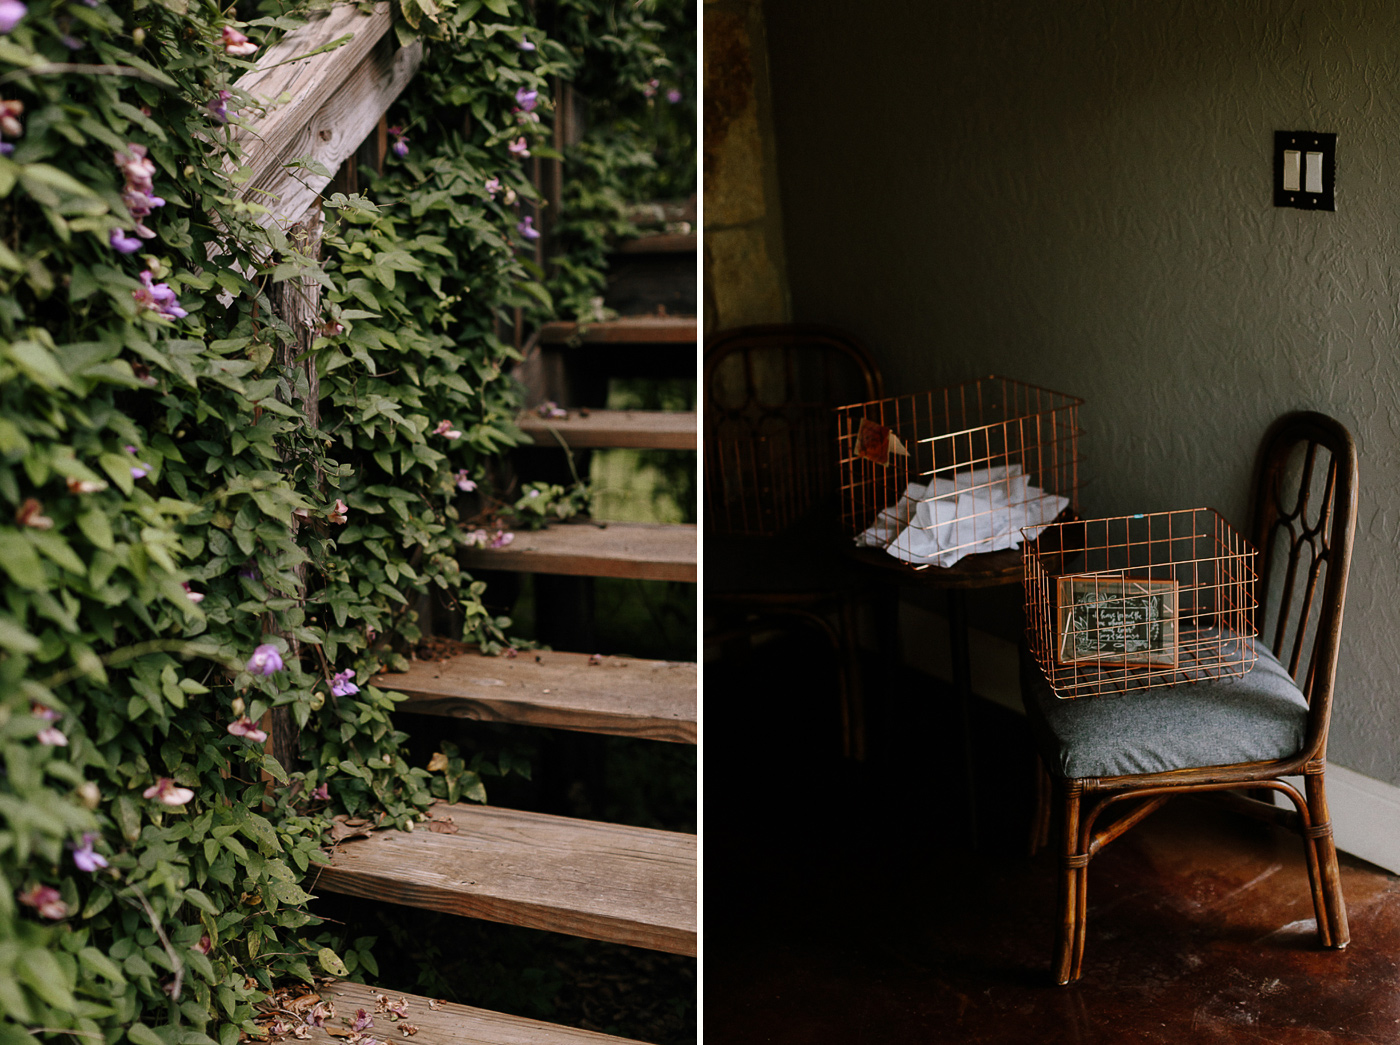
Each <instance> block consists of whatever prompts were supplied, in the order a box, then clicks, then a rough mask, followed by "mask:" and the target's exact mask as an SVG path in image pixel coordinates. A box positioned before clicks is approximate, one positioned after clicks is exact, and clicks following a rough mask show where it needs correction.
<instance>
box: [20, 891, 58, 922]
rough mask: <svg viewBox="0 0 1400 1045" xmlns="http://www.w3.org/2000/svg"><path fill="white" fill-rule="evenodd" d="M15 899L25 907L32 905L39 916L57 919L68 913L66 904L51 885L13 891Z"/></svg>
mask: <svg viewBox="0 0 1400 1045" xmlns="http://www.w3.org/2000/svg"><path fill="white" fill-rule="evenodd" d="M15 899H17V900H18V901H19V902H20V903H22V904H24V905H25V906H26V907H33V908H34V909H35V910H36V911H38V912H39V914H40V916H41V917H44V918H50V919H57V918H62V917H64V916H65V915H67V914H68V905H67V904H66V903H64V902H63V900H62V899H61V898H60V897H59V895H58V890H57V889H55V888H54V887H53V886H51V885H36V886H34V887H33V888H31V889H28V890H26V891H25V892H22V893H15Z"/></svg>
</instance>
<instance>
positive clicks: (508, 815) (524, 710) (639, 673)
mask: <svg viewBox="0 0 1400 1045" xmlns="http://www.w3.org/2000/svg"><path fill="white" fill-rule="evenodd" d="M659 245H660V247H661V249H660V250H659V251H658V253H661V254H665V255H672V256H673V255H676V254H678V253H679V254H681V255H682V256H684V250H685V249H688V250H689V251H690V255H689V258H690V263H689V265H688V267H687V266H683V268H686V269H687V271H688V272H689V278H690V279H691V280H692V282H693V278H694V250H695V243H694V237H689V238H688V239H686V238H685V237H681V238H679V240H678V239H677V238H676V237H669V238H665V239H664V240H663V241H661V242H660V244H659ZM678 246H679V247H680V248H681V249H680V250H678V249H677V248H678ZM620 253H625V254H627V255H628V256H629V257H630V258H633V259H635V258H638V257H641V258H646V257H647V256H648V254H647V251H646V250H644V249H642V248H639V247H637V246H635V245H627V246H626V247H625V248H624V250H623V251H621V252H620ZM668 260H670V261H674V257H669V258H668ZM643 282H644V281H643ZM690 294H691V298H692V300H693V296H694V291H693V289H691V291H690ZM668 295H669V297H670V299H672V300H674V299H676V298H677V297H678V296H679V297H681V298H683V296H684V289H682V290H681V291H678V292H677V291H671V292H668ZM618 346H621V347H622V348H623V349H625V351H624V352H622V353H618V352H616V351H614V349H616V348H617V347H618ZM695 347H696V334H695V319H694V318H693V317H676V316H625V317H623V318H620V319H617V320H614V321H611V322H609V323H595V324H590V325H588V326H586V327H584V328H582V329H580V328H579V327H578V326H577V325H574V324H548V325H547V326H546V327H545V328H543V329H542V330H540V331H538V332H537V333H536V335H535V337H533V338H532V339H531V341H530V345H529V350H528V351H527V353H526V362H525V363H524V364H523V365H522V366H521V367H520V368H519V371H518V373H517V376H518V377H520V379H521V380H522V381H523V382H524V383H525V386H526V390H527V403H528V404H529V405H530V406H533V405H535V404H536V403H539V402H543V401H544V400H546V399H553V400H554V401H555V402H557V403H561V404H562V405H563V406H564V408H565V409H567V411H568V416H567V417H564V418H557V419H544V418H541V417H539V416H538V414H536V413H534V412H533V411H531V410H527V411H526V412H525V413H524V414H522V416H521V418H520V427H521V429H522V431H524V432H525V433H526V434H527V435H529V436H530V438H531V440H532V441H533V444H534V447H533V449H532V450H531V451H530V453H531V454H533V455H534V456H533V460H534V461H535V462H539V461H540V460H541V456H540V455H542V454H550V453H552V454H558V455H559V456H560V459H561V460H562V455H563V452H564V450H565V448H568V450H570V451H585V452H586V451H590V450H602V449H609V448H614V447H623V448H634V449H636V448H641V449H655V450H666V451H674V452H678V453H688V452H693V451H694V450H695V446H696V414H695V413H694V412H693V411H687V412H677V413H666V412H660V411H642V410H625V411H619V410H608V409H607V408H606V387H607V386H606V378H607V375H608V374H609V373H613V374H621V375H628V376H631V375H640V376H643V377H646V376H654V375H655V376H674V375H677V374H688V375H691V376H693V375H694V372H695V355H696V353H695ZM594 349H602V354H601V355H599V354H597V353H595V352H594V351H593V350H594ZM658 353H664V355H665V357H667V358H663V359H662V360H661V362H660V363H658V362H657V361H656V360H655V359H654V358H651V357H652V356H655V355H656V354H658ZM639 359H640V360H642V361H643V362H642V363H641V365H636V364H637V361H638V360H639ZM531 460H532V458H529V457H525V458H523V459H522V463H521V465H520V468H521V471H522V473H524V472H526V471H528V466H529V463H530V461H531ZM522 478H523V479H525V480H526V481H528V480H529V479H531V478H535V477H534V476H530V475H528V474H522ZM550 478H552V476H551V477H550ZM696 536H697V534H696V527H695V526H693V525H662V524H655V523H618V522H604V521H597V520H591V519H585V520H581V521H573V522H570V523H565V524H555V525H552V526H550V527H548V528H547V529H544V530H539V531H535V532H517V534H516V536H515V540H514V541H513V542H512V543H511V544H510V545H507V546H506V547H504V548H497V549H492V548H473V549H470V550H469V551H467V552H465V553H464V554H463V556H462V565H463V568H464V569H466V570H467V571H469V572H471V573H473V574H474V575H476V574H480V573H482V572H483V571H487V572H489V571H497V572H503V573H516V574H533V575H538V578H537V579H544V578H552V579H554V583H557V584H565V585H567V584H568V583H578V584H584V585H588V584H591V581H588V580H586V579H587V578H626V579H636V580H653V581H683V582H688V583H691V584H694V583H695V582H696V580H697V546H696ZM569 578H573V579H575V581H574V582H570V581H568V580H567V579H569ZM575 595H578V596H579V597H578V598H576V599H575V600H574V603H573V604H574V605H577V606H580V607H582V612H588V610H589V609H590V607H591V589H588V588H583V589H579V590H578V591H576V592H575ZM542 637H543V638H546V639H547V638H548V636H547V635H545V636H542ZM377 684H378V685H379V686H381V687H382V688H385V689H391V690H393V691H396V692H399V693H403V694H404V695H405V696H406V697H407V700H406V701H404V702H403V703H402V704H400V705H399V708H400V709H401V710H403V711H407V712H414V713H417V714H425V715H436V716H442V717H445V718H453V719H471V720H478V721H485V722H502V723H511V724H517V725H526V726H543V727H547V728H551V729H558V730H565V731H571V732H575V733H578V732H582V733H595V734H605V735H610V736H622V737H633V738H642V739H646V740H654V741H659V742H669V743H678V744H695V743H696V739H697V703H698V701H697V696H698V694H697V670H696V665H695V664H693V663H677V662H672V661H660V660H647V659H641V658H637V657H629V656H604V655H600V654H599V653H597V652H595V651H594V650H591V649H583V650H578V651H575V652H555V651H541V652H539V653H535V652H524V653H521V654H520V655H518V656H515V657H513V658H512V657H505V656H500V657H488V656H483V655H481V654H479V653H475V652H469V653H463V654H460V655H457V656H454V657H451V658H450V659H448V660H444V661H434V662H418V663H415V664H413V665H412V666H411V667H410V669H409V671H408V672H406V673H402V674H395V675H384V676H381V677H380V678H379V679H378V680H377ZM430 817H431V820H430V822H429V823H427V824H424V825H419V827H418V828H417V829H416V830H414V831H412V832H402V831H376V832H374V833H373V835H372V837H370V838H367V839H358V840H354V841H346V842H344V843H342V844H341V845H340V846H339V847H337V848H336V850H335V851H334V852H333V853H332V855H331V862H330V864H329V866H327V867H326V868H324V869H323V870H322V871H321V873H320V875H319V878H318V880H317V881H316V883H315V887H314V888H315V889H317V890H320V891H325V892H333V893H340V894H344V895H348V896H355V897H365V898H371V899H375V900H379V901H388V902H394V903H401V904H405V905H408V906H413V907H419V908H423V909H426V910H430V911H434V912H440V913H442V914H452V915H459V916H463V917H470V918H480V919H485V920H488V921H493V922H499V923H504V924H508V925H516V926H524V927H529V928H534V929H543V930H548V931H553V932H560V933H567V934H570V935H574V936H581V937H586V938H590V939H595V940H604V941H609V942H612V943H619V944H625V945H630V946H634V947H643V948H649V949H653V950H658V951H664V952H668V953H672V954H680V955H695V954H696V950H697V937H698V931H697V930H698V926H697V879H698V867H697V839H696V838H695V836H693V835H688V834H682V833H677V832H672V831H660V830H654V829H650V828H641V827H633V826H628V825H623V824H612V823H603V822H599V821H596V820H583V819H575V818H571V817H564V816H557V815H548V814H543V813H537V812H527V811H521V810H513V809H503V808H497V807H492V806H478V805H463V804H456V805H450V804H447V803H441V804H439V805H437V806H435V807H434V808H433V809H432V810H431V813H430ZM322 993H323V994H324V995H325V996H326V997H328V998H335V999H337V1000H338V1008H339V1010H340V1012H341V1014H342V1015H347V1014H348V1015H353V1014H354V1009H355V1008H365V1009H366V1011H367V1012H370V1011H372V1007H371V1006H370V1005H369V1004H368V1003H367V999H369V1000H372V999H373V997H374V995H375V994H376V992H375V991H373V990H371V989H370V988H367V987H363V986H360V985H356V984H350V983H336V984H334V985H332V986H331V987H330V988H327V990H325V991H323V992H322ZM386 993H387V992H386ZM391 997H392V999H393V1000H395V1001H396V1000H397V999H398V998H399V997H405V998H406V1003H405V1004H406V1005H407V1006H408V1008H409V1010H410V1011H411V1012H412V1013H413V1015H412V1017H411V1018H410V1019H411V1022H412V1023H414V1024H417V1025H418V1026H419V1027H420V1028H421V1029H423V1030H424V1031H426V1030H427V1029H428V1028H429V1027H432V1028H433V1030H434V1033H435V1034H436V1036H434V1037H431V1038H423V1039H422V1040H429V1041H436V1042H445V1043H454V1045H456V1043H463V1045H465V1043H500V1045H508V1043H510V1045H514V1043H517V1042H521V1043H523V1042H531V1043H544V1045H552V1043H555V1042H558V1043H560V1045H568V1043H577V1045H584V1043H590V1042H591V1043H601V1042H618V1041H621V1040H622V1039H618V1038H612V1037H607V1036H605V1035H598V1034H594V1033H591V1032H585V1031H579V1030H575V1029H571V1028H563V1027H556V1026H553V1025H550V1024H544V1023H539V1022H537V1021H530V1020H523V1019H517V1018H515V1017H508V1016H502V1015H499V1014H496V1013H488V1012H484V1011H483V1010H478V1009H470V1008H467V1007H464V1006H449V1005H445V1004H443V1005H441V1006H440V1007H438V1008H430V1006H429V1003H428V999H421V998H413V997H411V996H401V995H398V994H393V995H392V996H391ZM352 1006H353V1007H354V1008H352ZM376 1021H377V1022H376V1028H379V1027H381V1024H380V1023H379V1022H378V1018H376ZM385 1026H386V1028H387V1026H388V1025H385ZM318 1033H319V1032H318ZM390 1034H391V1031H390V1030H389V1029H384V1030H383V1031H382V1035H381V1036H382V1037H388V1036H390Z"/></svg>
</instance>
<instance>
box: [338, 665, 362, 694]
mask: <svg viewBox="0 0 1400 1045" xmlns="http://www.w3.org/2000/svg"><path fill="white" fill-rule="evenodd" d="M354 677H355V672H354V671H353V670H352V669H350V668H346V669H345V670H344V671H337V672H336V673H335V674H334V675H333V676H332V677H331V692H332V693H334V694H335V695H336V696H337V697H349V696H353V695H354V694H356V693H358V692H360V687H359V686H357V685H355V683H353V682H351V681H350V680H351V679H352V678H354Z"/></svg>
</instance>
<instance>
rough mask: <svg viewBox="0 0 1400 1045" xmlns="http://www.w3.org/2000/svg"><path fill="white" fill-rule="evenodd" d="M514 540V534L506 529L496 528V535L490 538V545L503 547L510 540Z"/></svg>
mask: <svg viewBox="0 0 1400 1045" xmlns="http://www.w3.org/2000/svg"><path fill="white" fill-rule="evenodd" d="M513 540H515V534H513V533H510V532H509V531H507V530H497V531H496V536H494V537H492V538H491V547H493V548H504V547H505V546H506V545H507V544H509V543H510V542H511V541H513Z"/></svg>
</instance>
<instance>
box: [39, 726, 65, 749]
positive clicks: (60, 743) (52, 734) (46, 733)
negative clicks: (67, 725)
mask: <svg viewBox="0 0 1400 1045" xmlns="http://www.w3.org/2000/svg"><path fill="white" fill-rule="evenodd" d="M35 739H36V740H38V741H39V743H41V744H43V745H44V746H45V747H67V746H68V738H67V737H66V736H64V735H63V731H62V730H60V729H59V728H58V727H57V726H45V727H44V728H43V729H41V730H39V732H38V733H37V734H35Z"/></svg>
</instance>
